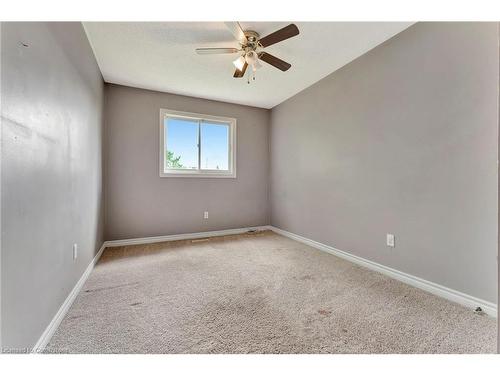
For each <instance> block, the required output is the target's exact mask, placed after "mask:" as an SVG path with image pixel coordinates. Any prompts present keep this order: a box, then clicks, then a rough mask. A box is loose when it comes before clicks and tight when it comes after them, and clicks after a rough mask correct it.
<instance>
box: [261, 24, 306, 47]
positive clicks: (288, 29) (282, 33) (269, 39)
mask: <svg viewBox="0 0 500 375" xmlns="http://www.w3.org/2000/svg"><path fill="white" fill-rule="evenodd" d="M295 35H299V29H298V27H297V26H295V24H293V23H291V24H290V25H288V26H285V27H284V28H282V29H279V30H278V31H275V32H274V33H272V34H269V35H267V36H265V37H264V38H261V39H260V40H259V43H260V44H261V45H262V47H269V46H270V45H273V44H275V43H278V42H281V41H282V40H285V39H288V38H291V37H293V36H295Z"/></svg>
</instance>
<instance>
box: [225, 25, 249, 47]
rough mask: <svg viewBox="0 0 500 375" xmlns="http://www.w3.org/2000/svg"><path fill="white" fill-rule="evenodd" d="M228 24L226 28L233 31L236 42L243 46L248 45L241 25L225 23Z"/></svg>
mask: <svg viewBox="0 0 500 375" xmlns="http://www.w3.org/2000/svg"><path fill="white" fill-rule="evenodd" d="M224 23H225V24H226V27H227V28H228V29H229V31H231V33H232V34H233V35H234V37H235V38H236V40H237V41H238V42H240V43H241V44H246V43H247V37H246V36H245V33H244V32H243V29H242V28H241V25H240V23H239V22H224Z"/></svg>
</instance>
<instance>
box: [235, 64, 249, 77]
mask: <svg viewBox="0 0 500 375" xmlns="http://www.w3.org/2000/svg"><path fill="white" fill-rule="evenodd" d="M247 67H248V64H247V63H245V64H244V65H243V68H242V69H241V70H238V69H236V70H235V71H234V75H233V77H234V78H241V77H243V76H244V75H245V72H246V71H247Z"/></svg>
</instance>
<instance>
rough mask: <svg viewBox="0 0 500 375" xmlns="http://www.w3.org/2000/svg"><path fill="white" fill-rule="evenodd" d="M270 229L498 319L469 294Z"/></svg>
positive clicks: (491, 309) (491, 306)
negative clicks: (480, 310)
mask: <svg viewBox="0 0 500 375" xmlns="http://www.w3.org/2000/svg"><path fill="white" fill-rule="evenodd" d="M268 229H270V230H272V231H273V232H276V233H278V234H281V235H283V236H285V237H288V238H291V239H293V240H295V241H298V242H302V243H303V244H306V245H309V246H311V247H314V248H316V249H318V250H321V251H325V252H327V253H330V254H333V255H336V256H338V257H339V258H343V259H346V260H348V261H350V262H353V263H356V264H358V265H360V266H363V267H366V268H369V269H371V270H374V271H377V272H380V273H382V274H384V275H386V276H389V277H392V278H393V279H396V280H399V281H402V282H403V283H405V284H408V285H411V286H414V287H416V288H419V289H422V290H425V291H426V292H429V293H432V294H434V295H437V296H439V297H443V298H445V299H447V300H450V301H453V302H456V303H458V304H460V305H463V306H466V307H469V308H472V309H475V308H476V307H480V308H481V309H482V310H483V311H484V312H485V313H486V314H488V315H490V316H493V317H495V318H496V317H497V305H496V304H494V303H492V302H488V301H485V300H483V299H480V298H476V297H473V296H470V295H468V294H465V293H462V292H459V291H457V290H453V289H450V288H447V287H445V286H442V285H439V284H436V283H433V282H431V281H427V280H424V279H421V278H419V277H416V276H413V275H409V274H407V273H404V272H401V271H398V270H395V269H393V268H390V267H386V266H384V265H382V264H379V263H375V262H372V261H371V260H367V259H364V258H361V257H358V256H356V255H352V254H349V253H347V252H345V251H342V250H338V249H335V248H334V247H332V246H328V245H325V244H322V243H320V242H317V241H313V240H311V239H309V238H306V237H302V236H299V235H297V234H294V233H291V232H287V231H285V230H283V229H279V228H276V227H273V226H269V227H268Z"/></svg>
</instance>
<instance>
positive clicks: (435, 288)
mask: <svg viewBox="0 0 500 375" xmlns="http://www.w3.org/2000/svg"><path fill="white" fill-rule="evenodd" d="M249 230H272V231H273V232H275V233H278V234H281V235H283V236H285V237H289V238H291V239H293V240H296V241H298V242H302V243H304V244H306V245H309V246H311V247H314V248H316V249H318V250H322V251H325V252H327V253H330V254H333V255H336V256H338V257H340V258H343V259H346V260H348V261H351V262H353V263H356V264H359V265H361V266H364V267H366V268H369V269H371V270H374V271H377V272H380V273H383V274H384V275H387V276H389V277H392V278H394V279H397V280H399V281H402V282H404V283H406V284H409V285H412V286H414V287H417V288H420V289H423V290H425V291H427V292H430V293H432V294H435V295H437V296H440V297H443V298H446V299H448V300H450V301H453V302H456V303H459V304H461V305H464V306H467V307H470V308H476V307H481V309H482V310H483V311H484V312H485V313H486V314H488V315H491V316H494V317H496V316H497V305H495V304H494V303H491V302H488V301H484V300H482V299H479V298H476V297H473V296H469V295H467V294H465V293H462V292H459V291H456V290H453V289H450V288H447V287H445V286H442V285H439V284H436V283H433V282H431V281H427V280H424V279H421V278H419V277H416V276H412V275H409V274H406V273H404V272H401V271H398V270H395V269H393V268H389V267H386V266H383V265H381V264H378V263H375V262H372V261H370V260H367V259H364V258H361V257H358V256H356V255H352V254H349V253H347V252H345V251H342V250H338V249H335V248H334V247H331V246H328V245H325V244H322V243H320V242H317V241H313V240H310V239H308V238H305V237H302V236H299V235H297V234H294V233H291V232H287V231H285V230H283V229H279V228H276V227H273V226H270V225H264V226H258V227H249V228H237V229H226V230H216V231H210V232H198V233H185V234H174V235H168V236H157V237H143V238H131V239H126V240H116V241H105V242H104V243H103V244H102V246H101V248H100V249H99V251H98V252H97V254H96V256H95V257H94V259H92V261H91V262H90V264H89V265H88V267H87V269H86V270H85V272H84V273H83V275H82V276H81V277H80V279H79V280H78V282H77V283H76V285H75V286H74V288H73V289H72V290H71V292H70V293H69V295H68V297H67V298H66V300H65V301H64V302H63V304H62V305H61V307H60V308H59V310H58V311H57V313H56V315H55V316H54V318H53V319H52V321H51V322H50V323H49V325H48V326H47V328H46V329H45V331H44V332H43V333H42V335H41V336H40V338H39V339H38V341H37V343H36V344H35V346H34V347H33V349H32V353H40V352H42V351H43V349H44V348H45V346H46V345H47V344H48V343H49V341H50V339H51V338H52V335H53V334H54V332H55V331H56V330H57V327H59V324H61V321H62V320H63V318H64V316H65V315H66V313H67V312H68V310H69V308H70V307H71V305H72V304H73V302H74V300H75V298H76V296H77V295H78V293H79V292H80V290H81V289H82V287H83V285H84V284H85V281H87V279H88V277H89V276H90V273H91V272H92V270H93V269H94V266H95V265H96V263H97V262H98V261H99V258H100V257H101V255H102V253H103V251H104V249H105V248H107V247H116V246H127V245H140V244H148V243H155V242H166V241H178V240H187V239H196V238H206V237H218V236H227V235H232V234H241V233H246V232H248V231H249Z"/></svg>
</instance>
